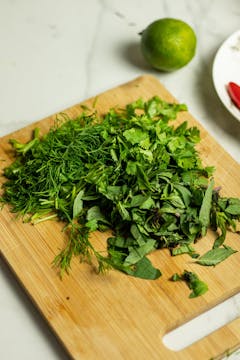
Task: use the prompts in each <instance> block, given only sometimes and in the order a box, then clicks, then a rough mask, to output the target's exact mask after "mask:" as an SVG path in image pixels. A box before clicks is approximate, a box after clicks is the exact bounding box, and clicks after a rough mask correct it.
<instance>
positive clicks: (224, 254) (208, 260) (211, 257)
mask: <svg viewBox="0 0 240 360" xmlns="http://www.w3.org/2000/svg"><path fill="white" fill-rule="evenodd" d="M235 252H237V250H234V249H232V248H231V247H230V246H227V245H223V247H222V248H220V247H219V248H216V249H212V250H209V251H207V252H206V253H205V254H204V255H202V256H201V257H200V258H199V259H198V260H197V261H196V262H197V263H198V264H200V265H204V266H215V265H217V264H219V263H220V262H222V261H223V260H225V259H227V258H228V257H229V256H230V255H232V254H234V253H235Z"/></svg>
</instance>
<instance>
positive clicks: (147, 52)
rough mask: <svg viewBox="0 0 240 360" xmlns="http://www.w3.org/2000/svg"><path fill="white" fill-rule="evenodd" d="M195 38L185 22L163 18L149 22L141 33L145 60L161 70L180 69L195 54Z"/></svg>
mask: <svg viewBox="0 0 240 360" xmlns="http://www.w3.org/2000/svg"><path fill="white" fill-rule="evenodd" d="M196 43H197V38H196V35H195V32H194V31H193V29H192V28H191V26H189V25H188V24H187V23H186V22H184V21H182V20H178V19H172V18H163V19H159V20H156V21H154V22H153V23H151V24H150V25H149V26H148V27H147V28H146V29H145V30H144V31H143V32H142V34H141V50H142V53H143V56H144V58H145V59H146V61H147V62H148V63H149V64H150V65H151V66H153V67H154V68H156V69H158V70H162V71H173V70H177V69H180V68H181V67H183V66H184V65H186V64H187V63H189V62H190V60H192V58H193V57H194V55H195V51H196Z"/></svg>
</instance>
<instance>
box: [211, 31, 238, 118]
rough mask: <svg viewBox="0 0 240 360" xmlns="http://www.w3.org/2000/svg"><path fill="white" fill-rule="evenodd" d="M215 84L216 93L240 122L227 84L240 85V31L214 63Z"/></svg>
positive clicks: (220, 49)
mask: <svg viewBox="0 0 240 360" xmlns="http://www.w3.org/2000/svg"><path fill="white" fill-rule="evenodd" d="M212 72H213V83H214V86H215V89H216V92H217V94H218V96H219V98H220V100H221V101H222V103H223V104H224V105H225V107H226V108H227V109H228V111H230V113H231V114H232V115H233V116H234V117H235V118H237V119H238V120H239V121H240V110H239V109H238V108H237V107H236V106H235V105H234V104H233V103H232V101H231V99H230V97H229V95H228V92H227V84H228V83H229V82H230V81H232V82H235V83H237V84H238V85H240V30H238V31H236V32H235V33H233V34H232V35H231V36H230V37H229V38H227V40H225V41H224V43H223V44H222V46H221V47H220V48H219V50H218V52H217V54H216V56H215V59H214V62H213V70H212Z"/></svg>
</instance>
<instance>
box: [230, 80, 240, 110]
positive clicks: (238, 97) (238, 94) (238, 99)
mask: <svg viewBox="0 0 240 360" xmlns="http://www.w3.org/2000/svg"><path fill="white" fill-rule="evenodd" d="M227 91H228V94H229V96H230V98H231V100H232V102H233V103H234V104H235V105H236V106H237V107H238V109H240V86H239V85H237V84H236V83H234V82H230V83H228V86H227Z"/></svg>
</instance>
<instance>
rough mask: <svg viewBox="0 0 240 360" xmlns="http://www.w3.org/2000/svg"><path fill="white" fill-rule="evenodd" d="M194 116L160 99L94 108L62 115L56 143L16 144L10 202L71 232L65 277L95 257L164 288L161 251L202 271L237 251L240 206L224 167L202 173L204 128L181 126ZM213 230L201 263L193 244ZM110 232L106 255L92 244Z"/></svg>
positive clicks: (7, 192)
mask: <svg viewBox="0 0 240 360" xmlns="http://www.w3.org/2000/svg"><path fill="white" fill-rule="evenodd" d="M186 110H187V107H186V105H184V104H176V103H167V102H165V101H163V100H162V99H160V98H159V97H158V96H154V97H153V98H151V99H149V100H148V101H144V100H142V99H138V100H137V101H135V102H132V103H131V104H128V105H127V106H126V107H125V108H123V109H110V110H109V111H108V112H107V113H106V114H105V115H103V116H99V115H98V114H97V112H96V111H91V110H89V109H88V108H85V109H84V110H83V112H82V114H81V115H79V116H78V117H77V118H75V119H70V118H68V117H67V116H66V115H64V116H62V118H61V116H60V115H59V117H58V119H57V121H56V125H55V126H53V127H52V128H51V129H50V130H49V132H48V133H47V134H45V135H43V136H40V134H39V130H38V129H36V130H35V131H34V134H33V139H32V140H31V141H29V142H28V143H26V144H22V143H20V142H19V141H18V140H15V139H11V140H10V143H11V145H12V147H13V149H14V150H15V154H16V158H15V161H14V162H13V163H12V164H11V165H10V166H8V167H6V168H5V170H4V175H5V177H6V178H7V180H6V182H5V183H4V184H3V195H2V197H1V199H0V200H1V202H2V203H3V204H10V205H11V210H12V211H13V212H14V213H17V214H18V215H20V216H22V217H23V219H24V221H30V222H32V223H35V224H36V223H38V222H41V221H45V220H49V219H59V220H62V221H64V222H65V223H66V226H65V227H64V230H65V231H66V232H67V234H68V242H67V244H66V246H65V247H64V248H63V249H62V251H61V252H60V253H59V254H58V255H57V256H56V258H55V260H54V263H55V265H57V266H59V269H60V274H61V275H63V273H64V272H67V271H68V270H69V267H70V263H71V259H72V257H73V256H76V255H79V256H80V257H81V258H82V259H83V260H87V261H89V262H91V259H92V258H93V257H94V258H95V259H96V260H97V263H98V270H99V271H100V272H102V271H105V270H107V269H111V268H113V269H117V270H119V271H122V272H124V273H126V274H128V275H131V276H135V277H139V278H143V279H157V278H159V277H160V276H161V271H160V269H156V268H155V267H154V266H153V265H152V263H151V261H150V260H149V258H148V257H147V255H148V254H150V253H152V252H153V251H155V250H156V249H162V248H168V249H170V252H171V254H172V255H173V256H175V255H179V254H181V253H189V254H190V255H191V256H192V258H198V260H197V262H198V263H199V264H202V265H212V264H214V265H215V264H217V263H219V262H220V261H222V260H223V259H225V258H227V257H228V256H230V255H231V254H233V253H234V252H235V250H233V249H230V248H229V247H227V246H225V245H224V241H225V238H226V233H227V231H228V230H231V231H236V226H237V222H238V221H239V219H240V199H237V198H226V197H221V195H220V190H219V188H218V187H215V185H214V177H213V175H214V168H213V167H209V166H208V167H204V166H203V165H202V162H201V159H200V156H199V154H198V152H197V150H196V144H197V143H198V142H199V141H200V132H199V129H198V128H197V127H189V126H188V123H187V122H186V121H184V122H182V123H181V124H180V125H178V126H174V121H173V120H175V119H176V117H177V115H178V113H179V112H181V111H186ZM172 121H173V124H172V123H171V122H172ZM209 228H212V229H213V230H215V231H216V240H215V243H214V249H215V251H214V250H210V253H208V254H206V255H205V257H200V258H199V254H196V253H195V251H194V247H193V245H194V243H195V242H196V241H197V240H198V239H200V238H202V237H203V236H205V235H206V232H207V230H208V229H209ZM109 229H110V230H111V231H112V236H110V237H109V238H108V239H107V241H106V252H104V253H103V252H101V251H98V250H97V249H96V248H95V247H94V246H93V244H92V242H91V241H90V236H89V235H90V234H91V233H92V232H94V231H96V230H99V231H102V232H104V231H106V230H109Z"/></svg>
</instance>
